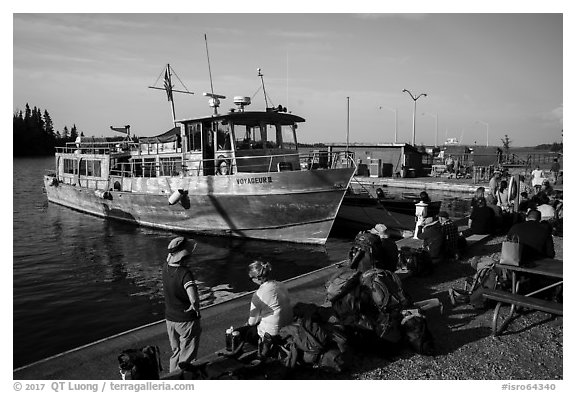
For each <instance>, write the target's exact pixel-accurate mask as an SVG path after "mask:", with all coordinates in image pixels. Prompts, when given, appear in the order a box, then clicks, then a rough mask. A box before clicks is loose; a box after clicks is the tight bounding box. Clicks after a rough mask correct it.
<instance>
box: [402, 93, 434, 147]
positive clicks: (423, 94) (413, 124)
mask: <svg viewBox="0 0 576 393" xmlns="http://www.w3.org/2000/svg"><path fill="white" fill-rule="evenodd" d="M402 92H403V93H408V94H409V95H410V98H412V100H414V110H413V112H412V146H416V101H418V98H420V97H422V96H424V97H427V96H428V94H426V93H420V94H419V95H418V96H417V97H414V95H413V94H412V93H411V92H410V90H408V89H404V90H402Z"/></svg>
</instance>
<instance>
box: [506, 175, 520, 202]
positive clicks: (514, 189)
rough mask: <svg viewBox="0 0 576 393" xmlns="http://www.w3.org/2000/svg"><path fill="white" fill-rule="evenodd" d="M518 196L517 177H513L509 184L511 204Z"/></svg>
mask: <svg viewBox="0 0 576 393" xmlns="http://www.w3.org/2000/svg"><path fill="white" fill-rule="evenodd" d="M516 195H518V184H517V183H516V176H512V177H510V183H509V184H508V201H509V202H510V203H511V202H512V201H513V200H514V199H515V198H516Z"/></svg>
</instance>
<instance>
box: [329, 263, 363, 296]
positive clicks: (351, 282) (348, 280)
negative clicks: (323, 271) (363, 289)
mask: <svg viewBox="0 0 576 393" xmlns="http://www.w3.org/2000/svg"><path fill="white" fill-rule="evenodd" d="M361 275H362V273H361V272H360V271H358V270H353V269H350V268H347V267H345V268H342V269H341V270H339V271H337V272H336V273H334V274H333V275H332V277H330V278H329V279H328V281H326V284H325V285H324V286H325V288H326V300H327V301H329V302H332V303H334V302H336V301H338V300H339V299H341V298H342V297H344V296H345V295H346V294H347V293H349V292H350V291H352V290H353V289H354V288H355V287H357V286H358V284H359V283H360V276H361Z"/></svg>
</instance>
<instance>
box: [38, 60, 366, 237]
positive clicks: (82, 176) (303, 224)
mask: <svg viewBox="0 0 576 393" xmlns="http://www.w3.org/2000/svg"><path fill="white" fill-rule="evenodd" d="M170 75H171V70H170V66H169V65H168V67H167V68H166V80H165V86H167V88H166V89H167V90H166V91H167V94H168V97H169V100H170V95H171V94H172V91H170V90H169V89H171V88H172V84H171V82H170ZM259 76H260V77H261V76H262V75H261V74H260V70H259ZM263 84H264V82H263V79H262V85H263ZM264 92H265V90H264ZM264 94H265V93H264ZM204 95H205V96H207V97H209V103H210V106H211V107H212V108H213V113H212V114H211V115H208V116H203V117H198V118H188V119H180V120H174V125H175V126H174V127H173V128H172V129H170V130H169V131H167V132H165V133H163V134H160V135H157V136H155V137H149V138H140V139H139V140H138V141H137V142H135V141H133V140H132V138H131V137H130V127H129V126H126V127H124V128H118V127H111V128H112V129H113V130H116V131H121V132H123V133H125V134H126V138H125V139H124V141H122V142H117V141H116V142H111V141H110V140H97V139H96V138H80V139H78V140H76V142H75V143H68V144H67V145H66V146H65V147H60V148H57V150H56V154H55V166H56V168H55V170H54V171H51V172H50V173H48V174H47V175H45V176H44V186H45V189H46V194H47V197H48V200H49V201H50V202H53V203H56V204H60V205H64V206H67V207H70V208H73V209H76V210H79V211H81V212H85V213H89V214H93V215H96V216H100V217H104V218H110V219H117V220H122V221H126V222H131V223H134V224H138V225H142V226H148V227H154V228H160V229H165V230H170V231H175V232H192V233H201V234H207V235H219V236H232V237H241V238H252V239H264V240H273V241H287V242H296V243H309V244H324V243H325V242H326V239H327V238H328V235H329V233H330V230H331V228H332V225H333V223H334V220H335V218H336V215H337V214H338V210H339V208H340V204H341V203H342V200H343V198H344V194H345V192H346V190H347V188H348V186H349V184H350V181H351V178H352V176H353V174H354V170H355V168H354V163H353V160H349V157H348V156H347V154H345V152H331V153H330V155H329V158H328V161H327V162H326V161H325V160H323V165H317V163H318V157H314V156H313V155H311V154H308V153H305V154H301V153H300V152H299V150H298V140H297V134H296V130H297V128H298V126H299V124H301V123H303V122H304V121H305V120H304V119H303V118H302V117H299V116H296V115H294V114H291V113H288V112H287V110H286V108H283V107H282V106H281V105H279V106H277V107H268V105H266V108H265V110H261V111H248V110H246V109H247V108H246V107H247V106H249V105H250V104H251V99H250V97H244V96H237V97H234V103H235V105H236V108H233V109H230V111H229V112H228V113H225V114H219V113H218V109H217V108H218V106H219V104H220V100H221V99H224V98H225V97H224V96H220V95H216V94H214V93H204ZM267 103H268V100H266V104H267ZM315 163H316V164H315Z"/></svg>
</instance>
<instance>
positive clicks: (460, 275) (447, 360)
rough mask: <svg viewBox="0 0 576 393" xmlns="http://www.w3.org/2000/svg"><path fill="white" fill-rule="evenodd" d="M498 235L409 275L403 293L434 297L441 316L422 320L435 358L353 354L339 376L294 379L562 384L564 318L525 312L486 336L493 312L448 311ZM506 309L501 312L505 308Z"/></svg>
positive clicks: (491, 250) (494, 247)
mask: <svg viewBox="0 0 576 393" xmlns="http://www.w3.org/2000/svg"><path fill="white" fill-rule="evenodd" d="M501 242H502V237H499V238H493V239H491V240H489V241H488V242H486V243H484V244H482V245H476V246H475V247H474V249H473V251H472V252H470V254H472V253H473V255H469V256H465V257H464V258H463V259H462V260H461V261H458V262H447V263H445V264H443V265H440V266H438V267H437V268H436V270H435V271H434V273H433V274H432V275H431V276H429V277H412V278H408V279H407V280H406V281H405V289H406V291H407V292H408V293H409V295H410V296H411V297H412V298H413V300H415V301H418V300H423V299H428V298H435V297H436V298H439V299H440V300H441V301H442V302H443V304H444V312H443V313H442V314H441V313H440V312H439V311H438V310H429V311H428V312H427V319H428V324H429V328H430V330H431V332H432V334H433V336H434V339H435V345H436V350H437V354H436V355H435V356H423V355H419V354H415V353H413V352H410V351H408V350H406V351H405V352H403V353H401V354H400V355H397V356H394V357H391V358H385V357H381V356H366V355H362V356H355V359H354V362H353V365H352V366H351V369H350V370H349V371H348V372H345V373H342V374H338V375H324V376H321V375H318V374H317V373H315V374H314V375H309V376H306V375H304V374H303V375H299V376H298V378H299V379H308V378H309V377H310V378H314V379H319V378H328V379H362V380H365V379H370V380H372V379H389V380H447V379H448V380H562V379H563V368H562V364H563V326H562V325H563V317H550V316H549V315H548V314H545V313H541V312H536V311H533V312H526V313H524V314H522V315H521V316H520V317H518V318H516V319H514V320H513V321H512V322H511V323H510V325H509V326H508V329H507V330H506V332H505V333H504V334H502V335H501V336H498V337H493V336H491V329H490V326H491V321H492V315H493V310H492V309H489V310H483V311H476V310H473V309H472V308H471V307H470V306H468V305H457V306H455V307H453V306H452V305H451V304H450V300H449V297H448V292H447V291H448V289H449V288H451V287H456V288H462V285H463V283H464V278H465V277H467V276H471V275H473V274H474V270H473V269H472V267H471V266H470V260H471V258H472V256H484V255H490V254H493V253H496V252H499V250H500V247H501V246H500V244H501ZM554 242H555V249H556V253H557V258H559V259H561V258H562V251H563V247H562V238H555V239H554ZM504 311H506V309H505V310H504Z"/></svg>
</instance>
